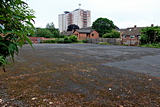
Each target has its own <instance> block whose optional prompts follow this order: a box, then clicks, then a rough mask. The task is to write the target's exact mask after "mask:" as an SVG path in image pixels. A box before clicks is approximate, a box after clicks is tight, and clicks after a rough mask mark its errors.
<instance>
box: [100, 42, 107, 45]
mask: <svg viewBox="0 0 160 107" xmlns="http://www.w3.org/2000/svg"><path fill="white" fill-rule="evenodd" d="M98 44H100V45H110V44H109V43H107V42H99V43H98Z"/></svg>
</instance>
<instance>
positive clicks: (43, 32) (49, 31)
mask: <svg viewBox="0 0 160 107" xmlns="http://www.w3.org/2000/svg"><path fill="white" fill-rule="evenodd" d="M34 36H35V37H45V38H60V35H59V30H58V29H56V28H55V27H54V24H53V22H51V23H50V24H49V23H47V25H46V28H36V31H35V35H34Z"/></svg>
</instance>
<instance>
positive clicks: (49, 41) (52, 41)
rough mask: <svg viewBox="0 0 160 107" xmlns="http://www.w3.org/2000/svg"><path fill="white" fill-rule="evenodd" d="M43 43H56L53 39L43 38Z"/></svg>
mask: <svg viewBox="0 0 160 107" xmlns="http://www.w3.org/2000/svg"><path fill="white" fill-rule="evenodd" d="M43 43H56V41H55V40H45V41H43Z"/></svg>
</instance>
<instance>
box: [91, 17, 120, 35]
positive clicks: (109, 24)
mask: <svg viewBox="0 0 160 107" xmlns="http://www.w3.org/2000/svg"><path fill="white" fill-rule="evenodd" d="M115 28H117V27H116V26H115V25H114V23H113V21H112V20H109V19H107V18H98V19H97V20H96V21H94V22H93V24H92V29H95V30H96V31H97V32H98V33H99V35H100V37H102V36H103V35H104V34H106V33H110V32H111V31H112V29H115Z"/></svg>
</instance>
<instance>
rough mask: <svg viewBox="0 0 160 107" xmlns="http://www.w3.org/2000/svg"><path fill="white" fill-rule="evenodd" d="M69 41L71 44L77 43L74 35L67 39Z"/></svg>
mask: <svg viewBox="0 0 160 107" xmlns="http://www.w3.org/2000/svg"><path fill="white" fill-rule="evenodd" d="M69 39H70V41H71V43H76V42H78V37H77V36H76V35H71V36H70V37H69Z"/></svg>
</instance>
